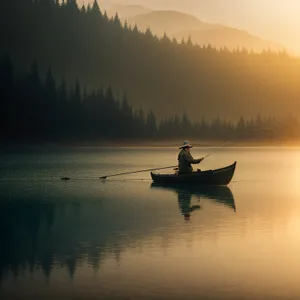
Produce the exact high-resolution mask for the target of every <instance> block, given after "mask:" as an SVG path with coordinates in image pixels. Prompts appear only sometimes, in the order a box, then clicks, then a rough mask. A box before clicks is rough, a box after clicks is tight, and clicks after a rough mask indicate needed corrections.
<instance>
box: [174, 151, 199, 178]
mask: <svg viewBox="0 0 300 300" xmlns="http://www.w3.org/2000/svg"><path fill="white" fill-rule="evenodd" d="M200 161H201V159H194V158H193V156H192V155H191V153H190V152H188V151H186V150H184V149H182V150H181V151H180V152H179V154H178V173H179V174H185V173H191V172H193V167H192V166H191V164H198V163H199V162H200Z"/></svg>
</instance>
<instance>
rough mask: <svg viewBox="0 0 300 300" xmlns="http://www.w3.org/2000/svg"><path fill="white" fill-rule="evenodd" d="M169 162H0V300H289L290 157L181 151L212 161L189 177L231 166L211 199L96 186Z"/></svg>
mask: <svg viewBox="0 0 300 300" xmlns="http://www.w3.org/2000/svg"><path fill="white" fill-rule="evenodd" d="M177 150H178V149H177V148H77V149H71V148H66V149H53V150H48V151H46V150H43V149H35V150H26V151H13V152H12V151H6V152H4V151H2V152H1V158H0V165H1V168H0V299H1V300H2V299H3V300H4V299H123V300H124V299H149V300H150V299H155V300H156V299H170V300H171V299H175V300H176V299H300V184H299V183H300V149H299V148H220V149H218V148H200V147H199V148H196V147H195V148H193V149H192V150H193V151H192V153H193V156H194V157H198V156H204V155H206V154H207V153H210V152H213V155H212V156H210V157H208V158H207V159H206V160H204V161H203V162H202V163H201V164H200V165H197V166H196V168H201V169H211V168H218V167H223V166H226V165H229V164H231V163H233V162H234V161H237V168H236V172H235V175H234V177H233V180H232V182H231V183H230V184H229V186H228V188H224V189H219V190H205V191H201V190H197V191H181V190H176V189H167V188H159V187H155V186H153V185H152V184H151V183H152V181H151V179H150V174H149V172H146V173H137V174H132V175H127V176H120V177H111V178H107V180H106V181H101V180H99V179H97V178H98V177H99V176H103V175H108V174H114V173H118V172H126V171H134V170H140V169H148V168H159V167H164V166H169V165H176V163H177V161H176V158H177ZM168 171H169V170H163V171H160V172H168ZM64 176H68V177H70V178H71V180H70V181H62V180H60V178H61V177H64ZM189 206H194V208H195V210H194V211H193V212H192V213H191V214H190V217H189V218H187V217H184V215H183V214H184V213H185V209H186V208H187V207H189Z"/></svg>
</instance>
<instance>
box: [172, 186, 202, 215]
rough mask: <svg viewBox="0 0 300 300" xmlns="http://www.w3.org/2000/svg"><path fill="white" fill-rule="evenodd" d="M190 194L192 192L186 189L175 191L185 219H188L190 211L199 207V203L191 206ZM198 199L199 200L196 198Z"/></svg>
mask: <svg viewBox="0 0 300 300" xmlns="http://www.w3.org/2000/svg"><path fill="white" fill-rule="evenodd" d="M192 195H193V194H192V193H190V192H188V191H177V196H178V205H179V209H180V211H181V213H182V215H183V216H184V219H185V220H186V221H189V220H190V217H191V212H193V211H194V210H196V209H200V206H199V205H192V206H191V200H192ZM198 201H200V200H199V199H198Z"/></svg>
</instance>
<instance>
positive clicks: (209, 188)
mask: <svg viewBox="0 0 300 300" xmlns="http://www.w3.org/2000/svg"><path fill="white" fill-rule="evenodd" d="M151 189H160V190H166V191H173V192H175V193H176V194H177V195H178V198H182V200H183V201H185V199H186V198H187V197H188V196H197V197H200V198H206V199H210V200H213V201H214V202H218V203H222V204H224V205H225V206H228V207H230V208H232V209H233V210H234V211H235V210H236V206H235V201H234V196H233V194H232V192H231V190H230V188H229V187H228V186H225V185H219V186H213V185H199V184H187V183H177V184H170V185H168V184H160V183H155V182H152V183H151ZM179 200H180V199H179Z"/></svg>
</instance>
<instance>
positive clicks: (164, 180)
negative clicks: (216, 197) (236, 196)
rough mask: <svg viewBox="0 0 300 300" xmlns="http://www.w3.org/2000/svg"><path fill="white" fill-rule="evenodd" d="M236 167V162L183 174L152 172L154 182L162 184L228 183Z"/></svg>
mask: <svg viewBox="0 0 300 300" xmlns="http://www.w3.org/2000/svg"><path fill="white" fill-rule="evenodd" d="M235 167H236V162H234V163H233V164H232V165H229V166H227V167H224V168H220V169H215V170H205V171H197V172H192V173H189V174H181V175H178V174H157V173H154V172H151V178H152V180H153V181H154V182H156V183H161V184H177V183H193V184H195V183H197V184H201V185H227V184H228V183H229V182H230V181H231V179H232V177H233V175H234V171H235Z"/></svg>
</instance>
